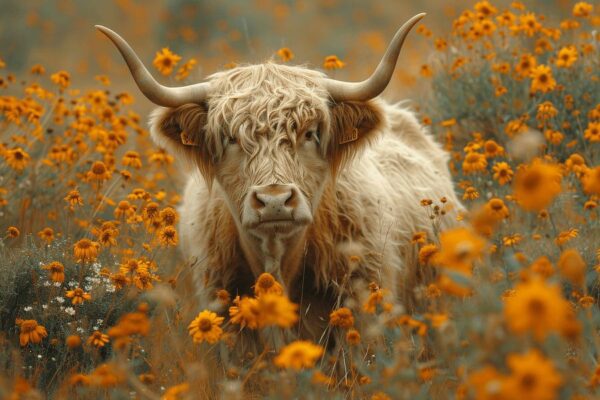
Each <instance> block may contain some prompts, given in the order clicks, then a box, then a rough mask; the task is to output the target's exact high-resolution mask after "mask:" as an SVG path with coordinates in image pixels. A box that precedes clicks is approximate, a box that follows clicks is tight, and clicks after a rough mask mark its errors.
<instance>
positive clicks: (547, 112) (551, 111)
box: [536, 101, 558, 122]
mask: <svg viewBox="0 0 600 400" xmlns="http://www.w3.org/2000/svg"><path fill="white" fill-rule="evenodd" d="M557 115H558V110H557V109H556V107H554V104H552V102H550V101H544V102H543V103H540V104H539V105H538V107H537V115H536V119H537V120H538V121H541V122H544V121H547V120H549V119H551V118H554V117H556V116H557Z"/></svg>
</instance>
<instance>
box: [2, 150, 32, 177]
mask: <svg viewBox="0 0 600 400" xmlns="http://www.w3.org/2000/svg"><path fill="white" fill-rule="evenodd" d="M4 158H5V159H6V163H7V164H8V166H9V167H11V168H12V169H14V170H17V171H22V170H24V169H25V167H26V166H27V164H29V159H30V157H29V154H27V152H25V150H23V149H22V148H20V147H17V148H15V149H12V150H7V151H6V152H5V153H4Z"/></svg>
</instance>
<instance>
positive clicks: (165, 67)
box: [152, 47, 181, 76]
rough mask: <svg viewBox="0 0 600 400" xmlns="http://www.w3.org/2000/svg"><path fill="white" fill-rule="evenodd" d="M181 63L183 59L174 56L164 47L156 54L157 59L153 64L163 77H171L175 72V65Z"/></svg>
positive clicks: (155, 58)
mask: <svg viewBox="0 0 600 400" xmlns="http://www.w3.org/2000/svg"><path fill="white" fill-rule="evenodd" d="M179 61H181V57H180V56H178V55H177V54H174V53H172V52H171V50H169V48H168V47H164V48H163V49H162V50H161V51H157V52H156V57H154V61H152V64H153V65H154V66H155V67H156V69H157V70H158V71H159V72H160V73H161V74H163V75H165V76H166V75H170V74H171V72H173V68H175V65H176V64H177V63H178V62H179Z"/></svg>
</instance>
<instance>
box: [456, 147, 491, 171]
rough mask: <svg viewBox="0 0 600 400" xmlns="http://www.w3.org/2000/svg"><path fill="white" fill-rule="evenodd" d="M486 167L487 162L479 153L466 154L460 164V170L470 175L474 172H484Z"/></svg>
mask: <svg viewBox="0 0 600 400" xmlns="http://www.w3.org/2000/svg"><path fill="white" fill-rule="evenodd" d="M486 167H487V160H486V159H485V156H484V155H483V154H481V153H476V152H470V153H467V155H466V156H465V159H464V161H463V164H462V169H463V172H464V173H465V174H467V175H468V174H472V173H475V172H481V171H485V168H486Z"/></svg>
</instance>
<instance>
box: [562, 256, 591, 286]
mask: <svg viewBox="0 0 600 400" xmlns="http://www.w3.org/2000/svg"><path fill="white" fill-rule="evenodd" d="M557 265H558V269H559V271H560V274H561V275H562V276H563V277H564V278H566V279H567V280H569V281H570V282H571V283H572V284H574V285H578V286H582V285H583V283H584V281H585V273H586V265H585V261H584V260H583V258H581V255H580V254H579V252H578V251H577V250H575V249H567V250H565V251H563V252H562V254H561V255H560V258H559V260H558V263H557Z"/></svg>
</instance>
